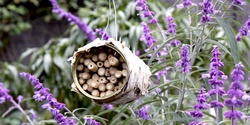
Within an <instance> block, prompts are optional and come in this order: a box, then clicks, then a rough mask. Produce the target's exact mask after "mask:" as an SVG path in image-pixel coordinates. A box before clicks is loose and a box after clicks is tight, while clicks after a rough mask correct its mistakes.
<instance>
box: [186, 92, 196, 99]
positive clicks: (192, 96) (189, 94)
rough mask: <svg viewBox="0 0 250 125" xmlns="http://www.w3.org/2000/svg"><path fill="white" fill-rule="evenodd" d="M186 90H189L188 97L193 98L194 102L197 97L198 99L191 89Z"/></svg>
mask: <svg viewBox="0 0 250 125" xmlns="http://www.w3.org/2000/svg"><path fill="white" fill-rule="evenodd" d="M186 92H187V95H188V97H189V98H191V99H192V102H196V99H197V98H196V96H195V95H194V93H193V92H191V91H190V90H187V91H186Z"/></svg>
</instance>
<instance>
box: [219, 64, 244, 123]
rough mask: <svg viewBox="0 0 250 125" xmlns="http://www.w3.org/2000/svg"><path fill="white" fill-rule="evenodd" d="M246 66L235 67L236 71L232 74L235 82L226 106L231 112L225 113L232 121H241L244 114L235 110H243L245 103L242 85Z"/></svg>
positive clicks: (229, 92)
mask: <svg viewBox="0 0 250 125" xmlns="http://www.w3.org/2000/svg"><path fill="white" fill-rule="evenodd" d="M243 67H244V66H243V65H242V64H241V63H238V64H236V65H235V69H234V70H233V71H232V73H231V77H232V80H233V82H232V83H231V85H230V89H229V90H228V91H227V94H228V96H229V98H228V99H227V100H225V102H224V103H225V105H227V106H228V107H229V108H230V109H231V110H230V111H227V112H226V113H224V116H225V117H226V118H228V119H231V120H232V121H235V120H237V119H240V118H241V116H242V115H243V113H241V112H240V111H238V110H236V109H235V108H242V107H243V105H244V102H243V101H242V100H241V99H243V98H244V95H245V94H246V93H245V92H243V90H244V87H243V85H242V83H241V81H242V80H244V72H243V70H242V68H243Z"/></svg>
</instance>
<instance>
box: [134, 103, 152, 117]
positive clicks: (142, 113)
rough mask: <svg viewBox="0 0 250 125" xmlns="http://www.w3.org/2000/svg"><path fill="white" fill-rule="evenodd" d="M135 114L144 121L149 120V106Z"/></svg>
mask: <svg viewBox="0 0 250 125" xmlns="http://www.w3.org/2000/svg"><path fill="white" fill-rule="evenodd" d="M135 113H136V114H137V115H138V116H139V117H141V118H142V119H144V120H149V117H148V106H147V105H145V106H143V107H142V108H141V109H139V110H136V111H135Z"/></svg>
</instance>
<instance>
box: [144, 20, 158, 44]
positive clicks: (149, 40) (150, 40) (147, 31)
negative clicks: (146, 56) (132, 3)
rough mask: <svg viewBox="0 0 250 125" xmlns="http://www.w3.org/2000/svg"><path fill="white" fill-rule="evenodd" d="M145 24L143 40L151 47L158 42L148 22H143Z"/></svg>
mask: <svg viewBox="0 0 250 125" xmlns="http://www.w3.org/2000/svg"><path fill="white" fill-rule="evenodd" d="M141 24H142V26H143V33H144V34H143V36H142V37H141V40H144V41H145V42H146V45H147V46H148V47H149V48H150V47H152V46H153V45H154V43H156V40H155V38H154V37H153V36H152V35H151V32H150V29H149V27H148V25H147V23H145V22H142V23H141Z"/></svg>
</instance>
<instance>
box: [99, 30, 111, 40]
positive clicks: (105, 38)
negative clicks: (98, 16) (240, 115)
mask: <svg viewBox="0 0 250 125" xmlns="http://www.w3.org/2000/svg"><path fill="white" fill-rule="evenodd" d="M95 31H96V33H98V34H99V35H100V36H102V37H103V39H104V40H108V39H109V38H111V37H110V36H109V35H108V34H107V33H106V32H104V31H103V30H102V29H96V30H95Z"/></svg>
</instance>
